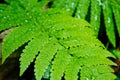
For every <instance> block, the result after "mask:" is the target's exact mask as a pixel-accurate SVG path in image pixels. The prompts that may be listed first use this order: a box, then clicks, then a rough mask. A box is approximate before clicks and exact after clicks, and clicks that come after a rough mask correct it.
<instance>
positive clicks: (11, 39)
mask: <svg viewBox="0 0 120 80" xmlns="http://www.w3.org/2000/svg"><path fill="white" fill-rule="evenodd" d="M26 27H29V28H26ZM21 30H22V31H21ZM40 30H41V28H40V27H36V26H35V24H32V23H30V24H29V25H24V26H22V27H17V28H15V29H14V30H12V31H11V32H10V33H9V34H8V35H7V36H6V37H5V39H4V40H3V43H2V53H4V54H2V62H4V61H5V59H6V58H7V57H8V56H9V55H10V54H11V53H12V52H13V51H15V50H16V49H18V48H19V47H20V46H22V45H23V44H24V43H26V42H27V41H29V40H31V39H32V38H34V37H36V36H37V35H38V34H39V33H40ZM9 45H11V46H12V47H9Z"/></svg>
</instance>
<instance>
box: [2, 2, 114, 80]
mask: <svg viewBox="0 0 120 80" xmlns="http://www.w3.org/2000/svg"><path fill="white" fill-rule="evenodd" d="M32 1H33V0H31V2H32ZM21 2H22V1H20V4H21V6H23V7H24V8H25V10H24V9H23V7H22V9H21V7H20V5H19V3H18V4H17V5H19V6H18V7H19V8H20V12H21V15H22V16H21V15H20V16H18V14H16V17H15V18H20V17H21V18H23V14H26V15H27V16H26V17H25V18H23V19H22V20H21V19H20V20H19V22H16V23H15V24H14V25H16V24H18V26H17V27H15V28H14V29H13V30H12V31H11V32H10V33H9V34H8V35H7V36H6V37H5V39H4V40H3V44H2V46H3V47H2V58H3V62H4V61H5V59H6V58H7V57H8V56H9V55H10V54H11V53H12V52H13V51H15V50H16V49H18V48H19V47H20V46H21V45H23V44H25V43H26V42H28V44H27V45H26V47H25V49H23V53H22V54H21V58H20V61H21V62H20V68H21V69H20V75H22V74H23V73H24V71H25V70H26V69H27V68H28V66H29V65H30V63H31V62H33V60H34V59H35V65H34V72H35V77H36V79H37V80H40V79H41V78H42V77H44V75H46V70H48V68H49V67H48V66H49V65H50V79H51V80H61V79H62V77H64V78H65V79H66V80H72V79H78V78H80V79H81V80H87V79H90V80H92V79H94V80H100V79H101V78H103V80H105V79H108V80H110V79H114V78H115V76H114V75H113V74H112V72H113V70H112V69H111V68H110V67H109V65H115V64H114V63H113V62H112V61H110V60H109V59H107V57H114V56H113V55H112V54H110V53H109V52H108V51H107V50H106V49H105V47H104V46H103V44H102V43H101V42H100V41H99V40H98V39H97V36H96V33H95V32H94V28H93V27H92V26H91V25H90V24H89V23H87V22H86V21H84V20H81V19H76V18H73V17H71V16H70V14H69V13H67V12H65V11H61V10H60V9H54V8H53V9H48V10H46V11H44V10H43V11H42V10H41V7H40V8H39V6H38V4H37V3H36V1H35V4H33V5H32V4H31V2H29V3H30V5H31V7H28V5H27V4H26V2H28V1H26V2H25V3H21ZM23 2H24V1H23ZM56 2H57V1H56ZM66 2H67V3H69V1H66ZM33 3H34V2H33ZM67 3H65V4H67ZM75 3H77V2H75ZM89 3H90V2H89V1H88V3H87V4H88V5H89ZM41 4H42V3H41ZM45 4H46V3H45ZM55 4H57V3H55ZM11 5H12V4H11ZM30 5H29V6H30ZM12 6H14V5H12ZM12 6H11V8H8V10H9V11H10V10H12V9H13V10H14V9H17V8H15V6H14V7H13V8H12ZM70 6H71V5H70ZM75 7H77V5H76V6H74V8H75ZM87 7H88V6H87ZM30 8H31V10H30ZM74 8H72V10H71V11H73V10H74ZM64 9H65V8H64ZM86 9H87V8H86ZM6 10H7V9H6ZM6 10H5V11H6ZM29 10H30V11H29ZM15 12H17V10H16V11H15ZM18 12H19V10H18ZM22 12H23V14H22ZM70 13H71V12H70ZM2 14H3V13H2ZM13 14H14V11H13V12H10V15H13ZM6 15H7V14H6ZM56 18H57V19H56ZM10 19H11V20H12V19H13V18H10ZM4 21H7V20H4ZM4 21H3V22H4ZM13 21H14V20H13ZM2 25H3V24H2ZM6 25H7V24H6ZM12 26H13V24H12ZM1 28H2V27H1ZM7 28H10V27H7ZM4 29H6V28H4ZM4 29H3V28H2V29H1V30H4ZM11 46H12V47H11ZM39 52H40V53H39ZM103 53H104V54H103ZM36 55H37V56H36ZM28 56H29V59H26V58H27V57H28ZM74 67H75V68H74ZM73 68H74V69H73ZM101 69H103V70H104V71H101ZM71 71H73V72H71ZM78 73H80V74H78ZM72 74H73V76H72ZM77 74H78V75H79V76H77ZM99 75H101V76H99ZM106 76H110V78H106ZM70 78H71V79H70Z"/></svg>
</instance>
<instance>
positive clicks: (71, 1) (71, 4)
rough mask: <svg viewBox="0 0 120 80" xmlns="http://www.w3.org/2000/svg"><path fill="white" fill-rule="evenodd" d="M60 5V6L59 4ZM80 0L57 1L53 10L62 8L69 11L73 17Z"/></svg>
mask: <svg viewBox="0 0 120 80" xmlns="http://www.w3.org/2000/svg"><path fill="white" fill-rule="evenodd" d="M58 3H59V4H58ZM77 3H78V0H56V1H54V3H53V5H52V7H53V8H58V9H59V8H61V9H62V10H67V11H69V12H70V14H71V15H72V14H73V13H74V11H75V8H76V6H77Z"/></svg>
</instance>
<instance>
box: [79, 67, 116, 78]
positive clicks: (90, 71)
mask: <svg viewBox="0 0 120 80" xmlns="http://www.w3.org/2000/svg"><path fill="white" fill-rule="evenodd" d="M100 68H101V69H102V70H101V69H100ZM105 68H107V69H105ZM109 71H112V70H111V68H109V67H108V66H105V65H99V66H88V67H85V66H83V67H82V68H81V71H80V73H81V74H80V76H81V80H89V79H90V80H114V79H115V76H114V75H112V74H111V73H109ZM94 73H96V74H94Z"/></svg>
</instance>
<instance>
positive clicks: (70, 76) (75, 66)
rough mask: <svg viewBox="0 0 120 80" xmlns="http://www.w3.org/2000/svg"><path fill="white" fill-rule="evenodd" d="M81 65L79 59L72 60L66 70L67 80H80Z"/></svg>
mask: <svg viewBox="0 0 120 80" xmlns="http://www.w3.org/2000/svg"><path fill="white" fill-rule="evenodd" d="M80 65H81V64H80V63H79V59H77V58H72V59H71V61H70V63H69V64H68V66H67V68H66V70H65V80H78V72H79V70H80Z"/></svg>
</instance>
